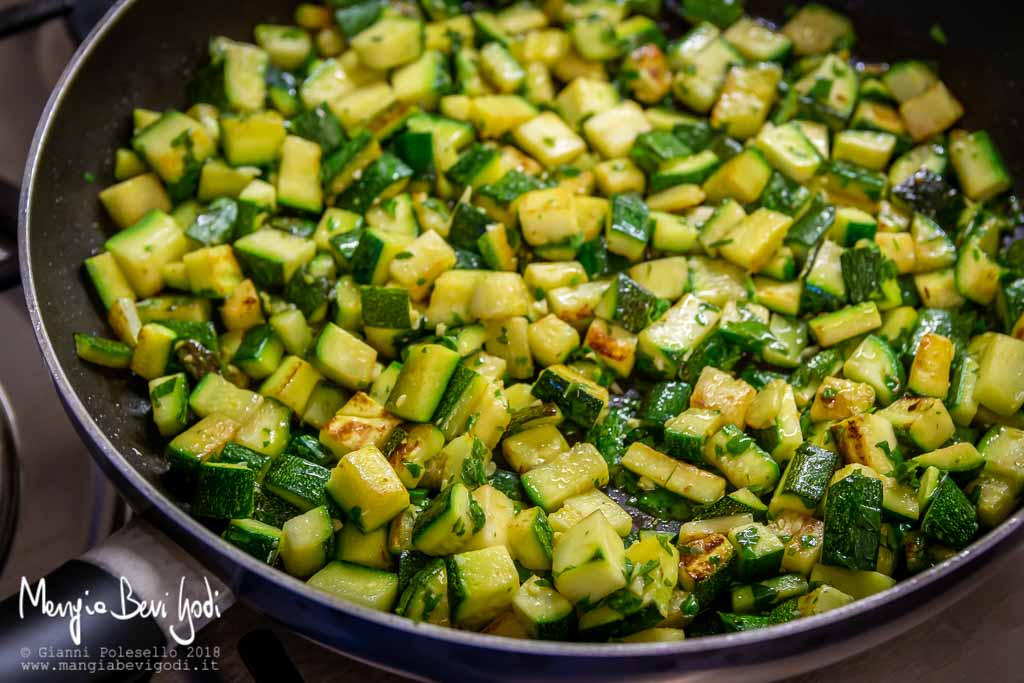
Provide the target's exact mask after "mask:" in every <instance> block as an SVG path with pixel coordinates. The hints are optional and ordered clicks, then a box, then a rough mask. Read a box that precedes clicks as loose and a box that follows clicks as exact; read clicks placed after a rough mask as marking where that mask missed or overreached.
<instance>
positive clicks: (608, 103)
mask: <svg viewBox="0 0 1024 683" xmlns="http://www.w3.org/2000/svg"><path fill="white" fill-rule="evenodd" d="M555 75H557V76H559V77H561V75H560V74H559V67H558V65H556V67H555ZM562 80H564V79H562ZM618 102H619V95H618V93H617V92H615V88H614V87H613V86H612V84H611V83H608V82H607V81H603V80H597V79H594V78H587V77H583V76H580V77H578V78H575V79H573V80H572V82H571V83H569V85H567V86H565V87H564V88H563V89H562V92H560V93H558V96H557V97H556V98H555V109H556V110H557V111H558V113H559V114H561V115H562V118H563V119H565V121H566V123H568V124H569V125H570V126H573V127H574V128H578V127H579V125H580V122H581V121H583V119H585V118H586V117H588V116H593V115H595V114H600V113H601V112H605V111H608V110H609V109H611V108H612V107H614V106H615V105H616V104H618Z"/></svg>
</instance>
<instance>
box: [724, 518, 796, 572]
mask: <svg viewBox="0 0 1024 683" xmlns="http://www.w3.org/2000/svg"><path fill="white" fill-rule="evenodd" d="M729 542H730V543H732V545H733V547H734V548H736V578H737V579H739V580H741V581H757V580H759V579H765V578H768V577H770V576H774V575H775V574H777V573H778V572H779V567H780V566H781V565H782V555H783V553H784V552H785V551H786V546H785V545H783V543H782V541H781V540H779V537H778V536H776V535H775V534H774V533H773V532H772V531H771V529H769V528H768V527H767V526H765V525H764V524H758V523H756V522H755V523H753V524H746V525H744V526H741V527H737V528H735V529H730V530H729Z"/></svg>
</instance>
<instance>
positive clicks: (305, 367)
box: [260, 356, 323, 415]
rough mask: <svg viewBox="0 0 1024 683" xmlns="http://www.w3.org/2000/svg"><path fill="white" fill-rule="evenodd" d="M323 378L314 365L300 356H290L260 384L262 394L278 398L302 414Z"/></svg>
mask: <svg viewBox="0 0 1024 683" xmlns="http://www.w3.org/2000/svg"><path fill="white" fill-rule="evenodd" d="M322 379H323V376H322V375H321V374H320V373H319V372H317V371H316V368H314V367H313V366H312V365H310V364H309V363H307V362H306V361H304V360H302V359H301V358H299V357H298V356H288V357H287V358H285V359H284V361H282V362H281V364H280V365H279V366H277V370H274V373H273V374H272V375H270V377H268V378H266V379H265V380H263V384H261V385H260V394H262V395H263V396H268V397H270V398H273V399H277V400H278V401H280V402H281V403H283V404H285V405H286V406H288V407H289V408H291V409H292V412H294V413H295V414H296V415H302V413H303V412H305V409H306V403H307V402H308V401H309V397H310V395H311V394H312V393H313V389H315V388H316V385H317V384H318V383H319V382H320V380H322Z"/></svg>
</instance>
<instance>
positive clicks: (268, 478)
mask: <svg viewBox="0 0 1024 683" xmlns="http://www.w3.org/2000/svg"><path fill="white" fill-rule="evenodd" d="M330 476H331V471H330V470H329V469H327V468H326V467H322V466H320V465H317V464H315V463H312V462H310V461H308V460H304V459H303V458H298V457H296V456H294V455H288V454H284V455H281V456H280V457H278V458H276V459H275V460H274V463H273V464H272V465H271V467H270V469H269V470H267V473H266V474H265V475H264V477H263V486H264V488H266V489H267V491H269V492H270V493H272V494H274V495H275V496H278V497H279V498H282V499H283V500H286V501H287V502H289V503H291V504H292V505H294V506H295V507H297V508H299V509H300V510H303V511H305V510H310V509H312V508H314V507H318V506H320V505H323V504H324V502H325V499H324V487H325V486H326V485H327V481H328V479H330Z"/></svg>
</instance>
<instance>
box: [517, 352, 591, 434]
mask: <svg viewBox="0 0 1024 683" xmlns="http://www.w3.org/2000/svg"><path fill="white" fill-rule="evenodd" d="M532 392H533V395H534V396H535V397H537V398H539V399H541V400H542V401H546V402H550V403H554V404H555V405H557V406H558V407H559V408H561V409H562V411H563V412H564V413H565V415H566V417H568V418H569V419H571V420H572V421H574V422H576V423H577V424H579V425H580V426H581V427H585V428H589V427H591V426H593V425H594V423H596V422H598V421H599V420H600V419H601V417H602V415H603V414H604V413H605V411H606V410H607V406H608V390H607V389H605V388H604V387H602V386H599V385H598V384H597V383H595V382H593V381H592V380H590V379H589V378H587V377H585V376H584V375H582V374H580V373H579V372H577V371H576V370H574V369H572V368H570V367H568V366H565V365H552V366H549V367H547V368H545V369H544V370H543V371H541V373H540V375H539V376H538V377H537V381H536V382H535V383H534V385H533V390H532Z"/></svg>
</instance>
